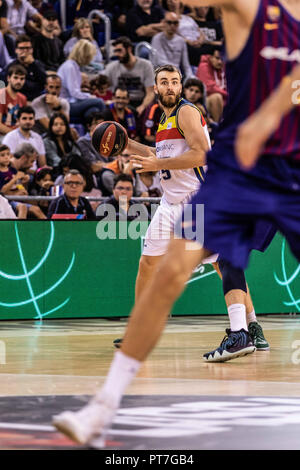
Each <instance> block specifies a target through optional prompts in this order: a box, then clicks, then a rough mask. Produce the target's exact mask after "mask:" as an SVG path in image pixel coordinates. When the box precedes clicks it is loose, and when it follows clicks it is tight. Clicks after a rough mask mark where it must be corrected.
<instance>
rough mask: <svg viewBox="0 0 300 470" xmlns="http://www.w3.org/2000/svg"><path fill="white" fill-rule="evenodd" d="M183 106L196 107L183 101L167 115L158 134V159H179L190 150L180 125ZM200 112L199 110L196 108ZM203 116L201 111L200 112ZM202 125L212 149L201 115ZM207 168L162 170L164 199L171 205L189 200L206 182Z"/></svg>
mask: <svg viewBox="0 0 300 470" xmlns="http://www.w3.org/2000/svg"><path fill="white" fill-rule="evenodd" d="M181 106H193V107H195V108H196V106H194V105H193V104H192V103H190V102H189V101H187V100H184V99H181V100H180V101H179V103H178V106H177V107H176V109H175V110H174V111H173V113H172V114H171V116H169V117H168V118H166V115H165V113H163V115H162V117H161V121H160V123H159V126H158V130H157V133H156V156H157V158H170V157H177V156H178V155H182V154H183V153H185V152H187V151H188V150H190V147H189V146H188V144H187V142H186V140H185V138H184V134H183V132H182V130H181V129H180V128H179V125H178V120H177V116H178V111H179V109H180V108H181ZM196 109H197V110H198V108H196ZM198 111H199V113H200V114H201V112H200V110H198ZM201 124H202V127H203V130H204V132H205V135H206V137H207V141H208V144H209V147H210V138H209V133H208V129H207V125H206V122H205V120H204V118H203V116H202V114H201ZM205 171H206V167H197V168H189V169H186V170H160V182H161V186H162V188H163V191H164V194H163V198H165V199H166V201H167V202H168V203H169V204H179V203H180V202H182V201H184V200H187V198H188V196H189V194H191V193H193V192H194V191H197V190H198V189H199V186H200V184H201V181H203V180H204V174H205Z"/></svg>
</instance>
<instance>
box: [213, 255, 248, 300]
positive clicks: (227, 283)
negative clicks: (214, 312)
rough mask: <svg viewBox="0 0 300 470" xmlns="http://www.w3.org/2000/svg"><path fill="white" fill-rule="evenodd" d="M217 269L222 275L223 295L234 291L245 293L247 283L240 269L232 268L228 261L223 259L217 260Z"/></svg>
mask: <svg viewBox="0 0 300 470" xmlns="http://www.w3.org/2000/svg"><path fill="white" fill-rule="evenodd" d="M219 269H220V271H221V274H222V282H223V292H224V295H226V294H228V292H230V291H231V290H234V289H239V290H242V291H244V292H246V293H247V283H246V279H245V274H244V271H243V270H242V269H240V268H235V267H233V266H232V265H231V264H230V263H229V262H228V261H225V260H223V259H221V260H219Z"/></svg>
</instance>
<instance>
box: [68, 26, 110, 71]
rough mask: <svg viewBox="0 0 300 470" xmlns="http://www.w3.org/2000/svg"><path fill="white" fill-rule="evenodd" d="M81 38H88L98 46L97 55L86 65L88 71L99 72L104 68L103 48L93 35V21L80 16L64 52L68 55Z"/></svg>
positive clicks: (85, 68)
mask: <svg viewBox="0 0 300 470" xmlns="http://www.w3.org/2000/svg"><path fill="white" fill-rule="evenodd" d="M80 39H87V40H88V41H90V42H91V43H92V44H93V45H94V46H95V48H96V55H95V57H94V58H93V61H92V62H91V63H90V64H89V65H87V66H85V67H84V69H83V70H84V71H85V72H86V73H91V74H95V73H99V71H100V70H103V69H104V65H103V56H102V53H101V50H100V48H99V46H98V43H97V41H95V39H94V36H93V26H92V23H91V22H90V21H89V20H88V19H87V18H78V19H77V20H76V23H75V25H74V28H73V32H72V37H71V38H70V39H69V40H68V41H67V42H66V44H65V45H64V54H65V56H68V55H69V54H70V53H71V51H72V49H73V47H74V46H75V44H76V43H77V42H78V41H80Z"/></svg>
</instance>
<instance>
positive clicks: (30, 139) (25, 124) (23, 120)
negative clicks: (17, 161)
mask: <svg viewBox="0 0 300 470" xmlns="http://www.w3.org/2000/svg"><path fill="white" fill-rule="evenodd" d="M17 117H18V119H17V126H18V127H17V129H14V130H13V131H11V132H9V133H8V134H6V136H5V137H4V139H3V141H2V142H3V144H5V145H8V146H9V148H10V151H11V152H12V153H14V152H15V151H16V149H17V147H18V146H19V145H21V144H24V143H29V144H31V145H33V147H34V148H35V149H36V151H37V153H38V157H37V162H38V165H39V166H43V165H46V157H45V146H44V142H43V139H42V137H41V136H40V135H39V134H38V133H37V132H34V131H33V130H32V129H33V127H34V124H35V119H34V117H35V112H34V109H33V108H32V107H31V106H24V107H23V108H20V109H19V111H18V114H17Z"/></svg>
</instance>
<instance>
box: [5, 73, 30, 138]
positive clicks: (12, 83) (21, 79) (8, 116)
mask: <svg viewBox="0 0 300 470" xmlns="http://www.w3.org/2000/svg"><path fill="white" fill-rule="evenodd" d="M25 79H26V70H25V68H24V67H23V66H22V65H18V64H16V65H12V66H11V67H9V69H8V72H7V82H8V85H7V87H5V88H1V89H0V134H1V135H2V136H3V135H5V134H8V133H9V132H11V131H12V130H13V129H15V128H16V123H17V114H18V111H19V109H20V108H21V107H23V106H26V104H27V99H26V96H24V95H23V94H22V93H20V90H22V88H23V86H24V83H25Z"/></svg>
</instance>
